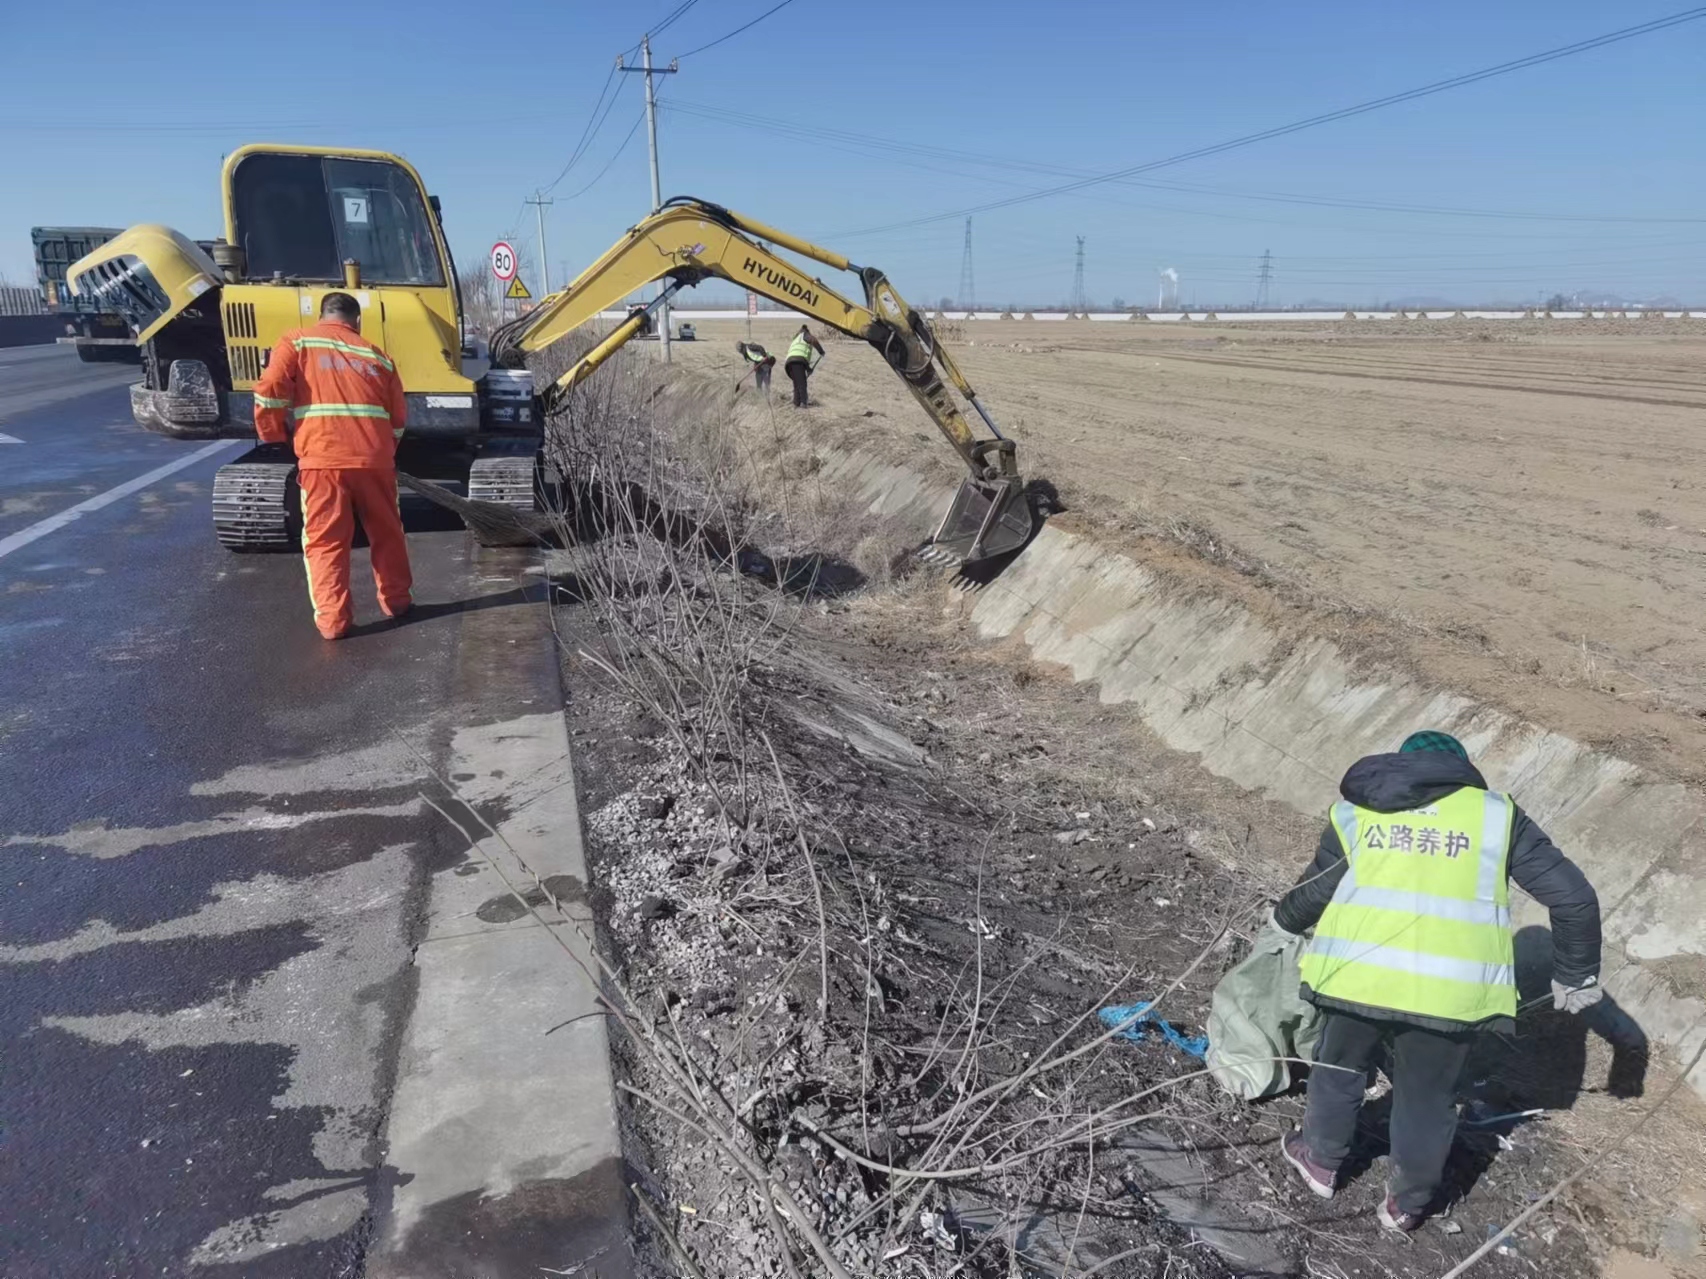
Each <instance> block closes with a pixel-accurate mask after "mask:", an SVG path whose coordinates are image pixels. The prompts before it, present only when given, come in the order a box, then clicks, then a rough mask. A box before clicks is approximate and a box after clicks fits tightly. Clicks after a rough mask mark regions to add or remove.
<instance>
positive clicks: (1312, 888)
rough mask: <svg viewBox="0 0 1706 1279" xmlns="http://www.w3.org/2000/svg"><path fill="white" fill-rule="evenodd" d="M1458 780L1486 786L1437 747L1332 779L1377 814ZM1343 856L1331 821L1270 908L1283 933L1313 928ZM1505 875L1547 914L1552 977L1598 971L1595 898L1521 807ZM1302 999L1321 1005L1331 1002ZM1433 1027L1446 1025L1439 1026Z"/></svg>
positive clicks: (1413, 804) (1582, 977)
mask: <svg viewBox="0 0 1706 1279" xmlns="http://www.w3.org/2000/svg"><path fill="white" fill-rule="evenodd" d="M1465 786H1474V787H1477V788H1479V789H1481V790H1486V789H1487V782H1486V779H1485V778H1483V777H1482V776H1481V774H1480V772H1479V771H1477V770H1476V768H1475V766H1474V765H1473V764H1471V763H1469V761H1468V760H1463V759H1459V758H1458V757H1457V756H1455V755H1451V754H1447V753H1446V752H1444V751H1413V752H1411V753H1410V754H1407V755H1369V756H1367V757H1366V758H1364V759H1359V760H1358V761H1357V762H1356V763H1355V764H1352V765H1351V769H1350V771H1349V772H1348V773H1346V774H1345V779H1344V781H1342V782H1341V783H1339V793H1340V794H1341V795H1343V796H1344V797H1345V798H1346V799H1348V800H1350V802H1351V803H1353V804H1357V805H1360V806H1361V807H1363V808H1372V809H1374V810H1375V811H1376V812H1380V813H1396V812H1403V811H1405V810H1407V809H1411V808H1417V807H1420V806H1421V805H1423V804H1430V803H1432V802H1433V801H1434V800H1436V799H1440V798H1442V797H1444V796H1446V795H1449V794H1450V793H1451V792H1452V791H1455V790H1459V789H1461V788H1462V787H1465ZM1345 865H1346V863H1345V854H1344V850H1343V849H1342V848H1341V847H1340V846H1339V833H1338V831H1337V830H1335V829H1334V827H1333V824H1332V822H1330V821H1329V822H1328V823H1327V829H1326V830H1325V831H1323V832H1322V833H1321V843H1320V844H1319V846H1318V847H1317V848H1316V849H1315V860H1314V861H1313V862H1311V863H1310V864H1309V868H1308V869H1307V870H1306V871H1304V872H1303V875H1302V877H1301V878H1300V879H1299V880H1298V881H1297V884H1296V886H1295V887H1294V888H1292V890H1291V891H1290V892H1289V893H1287V894H1286V895H1285V897H1284V898H1282V899H1281V901H1280V903H1279V905H1278V906H1277V907H1275V908H1274V920H1275V922H1276V923H1278V924H1279V926H1280V927H1281V928H1283V929H1285V930H1286V931H1287V932H1292V933H1301V932H1304V931H1306V930H1307V929H1310V928H1313V927H1315V925H1316V923H1318V922H1319V921H1320V919H1321V914H1322V912H1323V911H1325V910H1326V909H1327V904H1328V903H1329V902H1330V901H1332V900H1333V893H1334V890H1336V889H1337V888H1338V886H1339V880H1340V879H1342V878H1343V877H1344V873H1345ZM1507 871H1508V874H1509V877H1510V878H1511V879H1513V880H1515V881H1516V883H1517V886H1518V887H1519V888H1521V889H1522V890H1523V892H1525V893H1527V894H1528V895H1529V896H1530V897H1532V898H1534V900H1535V901H1537V902H1539V903H1540V904H1541V905H1542V906H1544V907H1546V908H1547V910H1549V911H1551V913H1552V954H1553V975H1554V976H1555V977H1556V978H1557V980H1559V981H1561V982H1564V983H1565V984H1566V985H1576V984H1578V983H1580V982H1583V981H1586V980H1587V979H1588V978H1589V977H1597V976H1598V975H1599V897H1598V896H1597V895H1596V894H1595V893H1594V891H1593V885H1592V884H1590V883H1588V881H1587V877H1586V876H1585V875H1583V874H1582V872H1581V870H1580V869H1579V868H1578V867H1577V866H1576V864H1575V863H1574V862H1572V861H1571V860H1570V859H1569V858H1568V857H1565V856H1564V854H1563V853H1561V852H1559V851H1558V848H1557V846H1556V845H1554V844H1553V843H1552V841H1551V840H1550V839H1548V838H1547V836H1546V832H1545V831H1543V830H1541V829H1540V827H1539V826H1537V825H1536V824H1535V823H1534V822H1533V820H1532V819H1530V817H1529V816H1528V814H1527V813H1525V812H1523V811H1522V809H1521V808H1517V809H1516V813H1515V818H1514V822H1513V825H1512V828H1511V851H1510V860H1509V862H1508V863H1507ZM1305 997H1306V998H1311V999H1313V1000H1314V1002H1315V1003H1317V1004H1320V1005H1322V1006H1324V1007H1326V1006H1333V1007H1337V1006H1340V1005H1339V1002H1338V1001H1336V1000H1328V999H1323V998H1316V997H1315V996H1314V995H1313V992H1310V991H1309V990H1308V988H1307V987H1305ZM1344 1007H1345V1008H1346V1010H1347V1011H1351V1012H1367V1013H1369V1014H1371V1015H1374V1016H1378V1017H1385V1018H1399V1019H1402V1020H1407V1021H1416V1022H1418V1023H1421V1024H1427V1025H1433V1024H1434V1019H1431V1018H1422V1017H1414V1018H1412V1017H1408V1016H1406V1015H1405V1014H1402V1013H1393V1012H1390V1011H1388V1010H1382V1009H1365V1008H1362V1007H1361V1006H1352V1005H1348V1004H1347V1005H1344ZM1439 1028H1440V1029H1450V1027H1447V1026H1440V1027H1439Z"/></svg>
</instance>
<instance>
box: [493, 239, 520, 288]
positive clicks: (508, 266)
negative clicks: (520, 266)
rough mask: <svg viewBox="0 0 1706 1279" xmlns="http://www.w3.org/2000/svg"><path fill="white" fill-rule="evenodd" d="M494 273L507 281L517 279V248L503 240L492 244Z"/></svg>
mask: <svg viewBox="0 0 1706 1279" xmlns="http://www.w3.org/2000/svg"><path fill="white" fill-rule="evenodd" d="M492 274H493V275H495V276H497V277H498V279H500V280H503V281H504V282H505V283H507V282H509V281H510V280H513V279H515V250H514V249H512V248H511V247H510V246H509V245H508V244H506V243H505V242H504V241H502V240H499V241H498V242H497V243H496V244H494V245H492Z"/></svg>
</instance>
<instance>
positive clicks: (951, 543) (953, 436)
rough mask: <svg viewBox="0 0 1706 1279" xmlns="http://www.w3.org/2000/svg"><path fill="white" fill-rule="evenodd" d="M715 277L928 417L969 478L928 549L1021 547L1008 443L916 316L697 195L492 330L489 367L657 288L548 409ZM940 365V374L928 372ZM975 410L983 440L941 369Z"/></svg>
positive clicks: (882, 286)
mask: <svg viewBox="0 0 1706 1279" xmlns="http://www.w3.org/2000/svg"><path fill="white" fill-rule="evenodd" d="M769 245H779V246H781V247H782V248H785V249H788V250H790V251H791V252H793V253H797V254H799V255H800V256H801V257H805V258H810V259H811V260H813V261H816V262H821V263H823V264H824V265H825V266H828V267H833V268H834V269H835V270H838V271H848V272H852V273H855V274H857V275H858V277H859V281H860V283H861V285H862V286H863V288H864V293H865V301H864V303H863V304H861V303H857V302H853V301H850V300H849V299H847V298H845V297H843V296H842V295H841V294H839V293H837V292H836V291H835V290H834V289H832V288H830V287H829V286H828V285H826V284H825V283H824V282H823V281H822V280H821V279H818V278H816V277H813V276H808V275H806V274H805V273H804V272H802V271H801V270H800V269H799V268H798V267H797V266H795V265H794V264H793V263H791V262H789V261H788V260H786V259H784V258H782V257H779V256H778V255H777V254H775V253H774V252H772V251H771V249H770V248H769V247H768V246H769ZM712 277H715V278H717V279H723V280H728V281H730V282H731V283H734V284H738V285H739V286H741V287H742V288H745V289H750V290H751V291H752V292H754V293H757V294H761V295H762V296H764V297H767V298H770V299H772V300H773V301H776V302H779V303H781V304H782V305H783V306H786V307H789V308H790V309H792V310H795V311H798V312H800V313H801V314H802V315H806V316H809V317H810V318H812V319H814V320H817V321H818V322H819V323H821V324H824V325H827V326H828V327H830V328H833V329H836V330H838V331H840V332H842V333H845V334H847V335H849V336H850V337H855V338H859V339H862V340H863V341H866V342H868V343H870V344H871V345H872V346H873V347H875V348H876V349H877V352H878V353H879V354H880V355H881V356H882V357H883V358H884V359H885V360H886V361H887V362H888V364H889V367H890V368H892V369H893V370H894V371H895V373H896V374H898V375H899V377H900V379H901V380H902V381H903V382H905V383H906V386H907V389H908V390H910V391H911V392H912V394H913V396H914V398H916V399H917V400H918V402H919V404H920V405H922V406H923V409H924V411H925V412H926V413H927V414H929V416H930V420H931V421H932V422H934V423H935V424H936V428H937V429H938V430H939V431H941V433H942V435H943V436H944V437H945V438H946V439H947V441H948V443H949V444H950V445H952V446H953V448H954V451H955V452H957V453H958V454H959V455H960V459H961V460H962V461H963V462H964V463H965V465H966V468H967V470H968V471H969V472H970V475H969V477H968V478H967V480H966V481H965V483H964V484H962V485H961V486H960V491H959V493H958V494H956V495H955V498H954V501H953V504H952V505H951V506H950V507H949V509H948V512H947V514H946V516H944V518H943V520H942V523H941V525H940V526H939V527H938V528H937V530H936V534H935V536H934V537H933V538H932V539H931V545H930V548H929V551H928V553H929V554H930V555H931V557H932V558H943V559H960V560H964V561H968V562H969V561H975V560H982V559H989V558H992V557H994V556H998V555H1003V554H1006V553H1008V552H1011V551H1015V550H1017V549H1018V548H1019V547H1021V546H1023V545H1024V544H1025V543H1026V541H1028V540H1029V538H1030V535H1031V528H1032V514H1031V509H1030V505H1029V502H1028V500H1027V498H1026V496H1025V493H1024V481H1023V480H1022V479H1021V478H1020V476H1019V473H1018V466H1017V459H1016V457H1015V449H1014V444H1013V442H1012V441H1011V440H1009V439H1006V438H1005V437H1004V436H1003V435H1002V434H1001V430H1000V428H999V427H998V426H997V425H996V423H995V419H994V418H993V417H991V416H990V414H989V412H988V410H987V409H985V408H984V406H983V405H982V404H981V403H980V402H979V400H978V397H977V393H976V392H975V391H974V390H973V389H972V387H971V384H970V383H969V382H968V381H967V380H966V378H965V375H964V374H963V373H961V372H960V369H959V366H958V365H957V364H955V363H954V361H953V359H952V357H950V356H949V355H948V353H947V352H946V351H944V350H943V349H942V348H941V345H940V344H939V343H938V342H937V340H936V335H935V333H934V332H933V331H932V330H931V328H930V326H929V324H928V322H927V321H926V320H925V318H924V316H923V315H921V314H919V313H918V312H917V311H915V310H913V309H912V307H911V306H909V305H908V304H907V302H906V300H905V299H904V298H902V297H901V296H900V294H899V293H898V292H896V291H895V288H894V286H893V285H892V284H890V283H889V280H888V277H887V276H885V275H884V274H883V273H882V272H881V271H879V270H877V269H876V268H875V267H859V266H855V265H854V264H853V263H851V262H849V261H848V260H847V259H846V258H844V257H842V256H841V255H840V254H838V253H834V252H831V251H830V250H828V249H824V248H820V247H819V246H817V245H815V244H812V243H811V242H809V241H807V240H802V239H799V238H797V237H795V236H792V235H789V234H787V233H786V232H784V231H780V230H777V229H776V228H774V227H770V226H766V225H765V224H764V223H762V222H758V221H756V220H754V219H752V218H747V217H743V216H741V215H740V214H737V213H735V212H733V211H732V210H729V209H725V208H722V207H721V206H719V205H715V204H711V203H708V202H706V201H703V200H695V199H691V198H687V197H681V198H677V199H674V200H671V201H669V203H667V204H665V205H664V206H663V207H662V208H661V209H659V210H658V211H657V212H656V213H654V214H652V215H651V216H650V217H648V218H646V219H645V220H644V221H642V222H640V223H639V224H638V225H636V226H634V227H633V228H631V229H630V230H629V231H628V233H627V234H626V235H625V236H623V238H622V239H621V240H620V241H618V242H617V243H616V244H615V245H613V246H611V248H610V249H609V250H608V251H607V252H606V253H605V254H604V256H603V257H601V258H599V259H598V261H596V262H594V263H593V264H592V265H591V266H589V267H588V268H587V269H586V270H585V271H583V272H581V274H580V275H579V276H578V277H576V279H575V280H574V282H573V283H571V284H570V285H569V286H568V287H567V288H566V289H564V290H562V291H561V292H559V293H554V294H552V295H550V296H549V297H547V298H546V299H545V300H544V301H543V302H542V303H541V304H540V306H539V307H537V308H536V309H535V310H533V311H532V312H531V313H529V314H528V315H525V316H523V317H522V318H521V319H519V320H516V321H513V322H512V323H510V324H508V325H506V326H504V327H503V328H501V329H499V330H498V331H497V332H496V333H495V334H493V335H492V357H493V359H494V360H498V361H500V362H505V361H511V360H514V359H516V358H518V357H519V356H520V355H523V354H527V353H532V352H537V351H543V350H544V349H546V348H547V347H549V346H551V345H552V344H553V343H555V342H557V341H559V340H560V339H562V338H563V337H565V336H567V335H568V334H569V333H570V332H572V331H573V330H574V329H576V328H579V327H580V326H581V325H583V324H585V323H587V322H588V321H590V320H592V319H593V318H595V317H596V316H597V315H598V314H599V313H600V312H601V311H605V310H609V309H611V308H613V307H615V306H617V305H618V304H620V302H621V301H622V299H624V298H626V297H629V296H631V295H632V294H633V293H634V292H635V291H637V290H638V289H640V288H642V287H644V286H645V285H647V284H652V283H656V282H658V281H667V284H666V286H665V288H664V289H663V290H662V291H661V292H660V294H659V295H658V297H657V298H656V299H654V300H653V302H652V303H651V304H649V305H648V306H647V307H646V308H644V309H643V310H637V311H635V312H633V313H632V314H630V315H629V316H628V318H627V319H626V320H624V321H623V322H622V323H621V324H619V325H618V326H617V327H616V328H615V329H614V330H613V331H612V332H611V333H610V334H609V335H608V336H607V337H605V338H604V339H603V340H602V341H601V342H599V343H598V345H597V346H595V347H593V349H592V350H590V351H588V352H587V353H586V355H584V356H583V357H582V358H581V359H580V360H579V361H578V362H576V364H575V365H574V366H573V367H572V368H570V369H569V370H568V372H566V373H564V374H563V375H562V376H561V377H560V378H558V379H557V380H556V382H555V383H553V384H552V385H551V386H549V387H547V388H546V389H545V390H544V392H543V393H542V395H541V400H542V402H543V407H544V409H545V411H546V412H549V411H550V410H551V409H552V408H553V407H554V406H555V405H557V404H558V403H560V402H561V401H562V399H563V397H564V396H566V395H567V394H568V392H569V391H570V390H572V389H573V388H574V387H575V386H577V385H579V384H580V383H581V382H583V381H585V380H586V378H588V377H589V376H591V375H592V373H593V372H594V371H595V370H596V369H597V368H598V367H599V366H600V365H601V364H603V363H604V362H605V361H606V360H607V359H609V358H610V356H611V355H613V354H614V353H615V352H616V351H617V350H618V349H620V348H621V347H622V345H623V344H624V343H626V342H627V341H629V339H631V338H633V337H634V336H635V335H637V334H639V333H641V332H644V331H645V330H646V329H647V328H648V327H649V325H650V322H651V313H652V311H653V310H655V309H656V308H657V307H658V306H659V305H661V304H662V303H663V302H664V301H666V300H667V299H668V298H669V297H670V296H671V295H673V294H674V293H675V292H676V291H678V290H680V289H683V288H691V287H692V286H694V285H696V284H698V283H699V282H700V281H702V280H706V279H710V278H712ZM938 369H940V372H938ZM943 372H945V373H946V374H947V376H948V380H949V381H951V382H952V383H953V384H954V387H955V389H956V390H958V392H959V393H960V395H961V396H962V397H964V399H965V401H966V403H968V404H970V405H971V407H972V408H973V409H974V410H975V411H976V412H977V414H978V416H979V417H980V418H981V419H982V421H983V423H984V424H985V425H986V426H987V427H988V428H989V431H990V433H991V436H992V437H993V438H989V439H982V438H979V437H978V436H977V434H976V433H975V432H974V431H973V430H972V427H971V425H970V423H969V422H967V420H966V417H965V414H964V413H962V412H961V410H960V407H959V405H958V404H957V403H956V402H955V400H954V397H953V395H952V394H951V393H950V392H949V390H948V387H947V386H946V384H944V382H943V380H942V377H941V373H943Z"/></svg>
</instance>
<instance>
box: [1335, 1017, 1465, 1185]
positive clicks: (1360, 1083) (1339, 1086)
mask: <svg viewBox="0 0 1706 1279" xmlns="http://www.w3.org/2000/svg"><path fill="white" fill-rule="evenodd" d="M1474 1038H1475V1035H1474V1032H1472V1031H1469V1032H1464V1033H1460V1034H1453V1035H1445V1034H1441V1033H1439V1032H1438V1031H1434V1030H1423V1029H1422V1028H1421V1027H1420V1026H1411V1025H1408V1024H1406V1023H1404V1022H1397V1021H1374V1020H1370V1019H1367V1018H1363V1017H1352V1016H1349V1015H1347V1014H1344V1013H1328V1014H1327V1015H1326V1018H1325V1020H1324V1021H1323V1023H1322V1026H1321V1038H1320V1041H1319V1042H1318V1043H1317V1044H1316V1046H1315V1063H1316V1064H1315V1067H1314V1069H1312V1070H1311V1071H1310V1072H1309V1106H1308V1109H1307V1111H1306V1112H1305V1114H1304V1117H1303V1139H1304V1143H1305V1144H1306V1145H1307V1146H1308V1147H1309V1151H1310V1153H1311V1154H1313V1155H1314V1156H1315V1158H1316V1160H1317V1161H1318V1162H1319V1163H1321V1164H1322V1165H1323V1166H1325V1167H1328V1168H1337V1167H1339V1166H1340V1165H1341V1164H1342V1163H1344V1161H1345V1159H1346V1158H1347V1157H1348V1156H1349V1155H1350V1152H1351V1141H1352V1139H1353V1138H1354V1137H1355V1136H1356V1126H1357V1115H1358V1113H1359V1112H1360V1111H1361V1110H1362V1095H1363V1089H1364V1087H1365V1085H1366V1084H1367V1082H1368V1076H1367V1071H1368V1067H1369V1064H1370V1063H1371V1062H1372V1061H1373V1060H1374V1055H1375V1052H1376V1050H1377V1049H1379V1047H1380V1046H1381V1044H1382V1043H1385V1044H1387V1045H1389V1046H1390V1048H1391V1051H1392V1065H1391V1068H1392V1122H1391V1139H1392V1177H1391V1180H1390V1182H1389V1183H1388V1189H1389V1190H1390V1191H1391V1193H1392V1194H1393V1195H1394V1196H1395V1197H1396V1198H1397V1200H1398V1207H1399V1208H1400V1209H1401V1210H1402V1211H1404V1212H1415V1213H1421V1212H1426V1211H1427V1210H1428V1208H1429V1206H1430V1205H1431V1204H1432V1203H1433V1200H1434V1197H1435V1195H1436V1194H1438V1192H1439V1186H1440V1181H1441V1179H1442V1178H1443V1175H1444V1172H1445V1160H1446V1156H1447V1155H1449V1154H1450V1153H1451V1141H1452V1138H1453V1137H1454V1136H1455V1135H1456V1132H1457V1083H1458V1077H1459V1076H1460V1075H1461V1074H1462V1072H1463V1064H1464V1062H1466V1061H1467V1060H1468V1058H1469V1047H1470V1045H1471V1044H1472V1043H1473V1042H1474ZM1334 1066H1340V1067H1346V1069H1341V1070H1333V1069H1330V1067H1334Z"/></svg>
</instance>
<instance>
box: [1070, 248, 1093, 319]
mask: <svg viewBox="0 0 1706 1279" xmlns="http://www.w3.org/2000/svg"><path fill="white" fill-rule="evenodd" d="M1077 239H1078V265H1077V266H1076V267H1075V268H1074V269H1073V272H1072V301H1071V302H1069V303H1068V304H1067V305H1068V307H1069V308H1070V309H1071V310H1072V311H1073V312H1075V313H1077V312H1083V311H1088V310H1089V309H1090V304H1089V303H1088V302H1086V301H1085V300H1084V237H1083V236H1078V237H1077Z"/></svg>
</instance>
